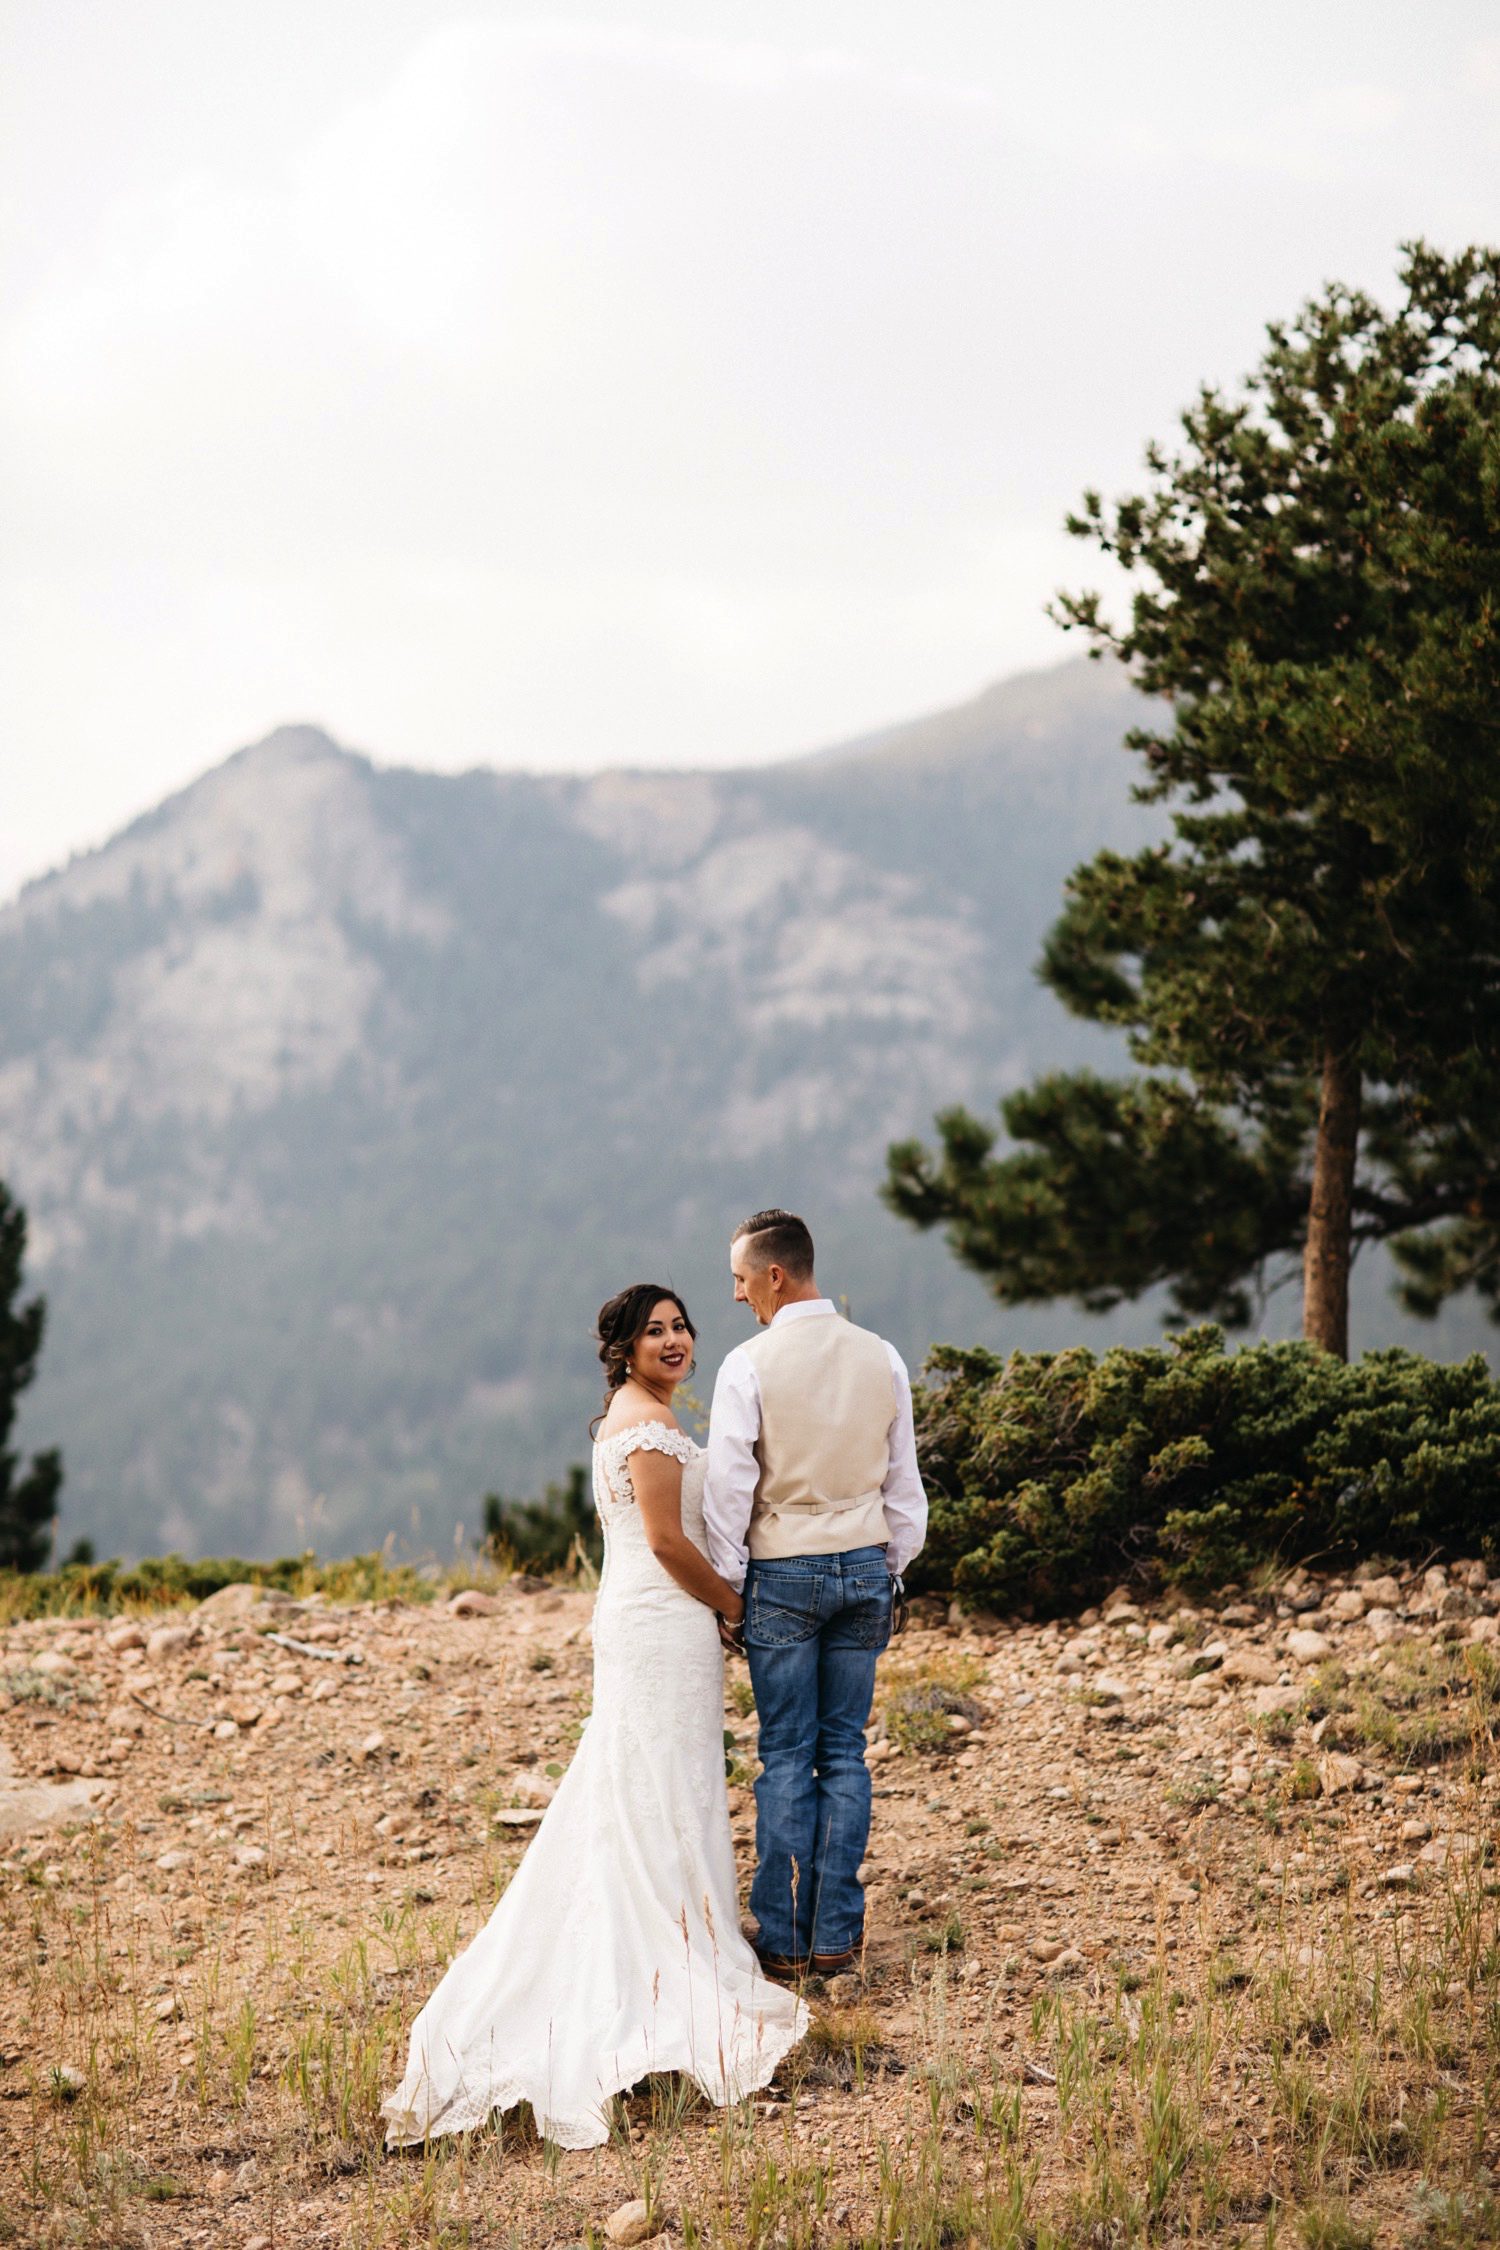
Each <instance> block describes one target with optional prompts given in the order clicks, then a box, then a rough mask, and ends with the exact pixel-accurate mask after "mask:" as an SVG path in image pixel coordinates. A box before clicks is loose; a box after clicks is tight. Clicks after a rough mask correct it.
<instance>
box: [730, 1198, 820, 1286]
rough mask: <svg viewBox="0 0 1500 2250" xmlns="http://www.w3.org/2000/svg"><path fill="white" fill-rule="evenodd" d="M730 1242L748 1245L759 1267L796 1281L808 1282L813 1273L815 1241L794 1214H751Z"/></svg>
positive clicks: (741, 1222)
mask: <svg viewBox="0 0 1500 2250" xmlns="http://www.w3.org/2000/svg"><path fill="white" fill-rule="evenodd" d="M730 1239H731V1240H732V1241H734V1242H746V1243H748V1244H749V1248H750V1255H751V1257H752V1258H753V1259H754V1261H755V1263H756V1265H757V1266H780V1267H781V1269H782V1271H783V1272H784V1273H788V1274H790V1275H791V1277H792V1279H793V1281H806V1280H807V1279H808V1277H809V1276H810V1275H811V1273H812V1270H813V1238H812V1235H811V1233H810V1232H809V1231H808V1225H807V1221H806V1220H805V1219H799V1218H798V1216H797V1214H796V1212H795V1211H755V1212H752V1214H751V1216H750V1217H749V1218H748V1219H742V1220H741V1221H740V1224H739V1225H738V1226H737V1227H736V1228H735V1230H734V1233H733V1235H732V1237H731V1238H730Z"/></svg>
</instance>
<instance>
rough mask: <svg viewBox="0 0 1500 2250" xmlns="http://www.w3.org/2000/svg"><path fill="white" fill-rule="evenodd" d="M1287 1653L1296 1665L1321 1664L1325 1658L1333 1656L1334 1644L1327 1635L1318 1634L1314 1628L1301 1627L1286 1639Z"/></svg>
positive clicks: (1308, 1626)
mask: <svg viewBox="0 0 1500 2250" xmlns="http://www.w3.org/2000/svg"><path fill="white" fill-rule="evenodd" d="M1286 1651H1287V1654H1288V1656H1290V1657H1291V1658H1292V1660H1293V1662H1294V1663H1297V1664H1320V1663H1321V1662H1322V1660H1323V1658H1324V1657H1325V1656H1332V1654H1333V1643H1332V1641H1331V1640H1329V1638H1328V1636H1327V1634H1326V1633H1319V1632H1316V1631H1315V1630H1314V1629H1313V1627H1312V1626H1310V1625H1303V1626H1299V1627H1298V1629H1297V1630H1296V1631H1295V1632H1292V1633H1288V1634H1287V1637H1286Z"/></svg>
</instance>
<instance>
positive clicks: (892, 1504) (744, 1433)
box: [703, 1297, 927, 1587]
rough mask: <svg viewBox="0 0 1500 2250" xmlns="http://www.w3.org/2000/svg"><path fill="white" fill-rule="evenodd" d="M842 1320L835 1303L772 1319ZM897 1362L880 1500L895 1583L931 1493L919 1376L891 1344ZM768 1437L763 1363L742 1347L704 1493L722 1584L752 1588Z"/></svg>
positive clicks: (717, 1389)
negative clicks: (920, 1456)
mask: <svg viewBox="0 0 1500 2250" xmlns="http://www.w3.org/2000/svg"><path fill="white" fill-rule="evenodd" d="M829 1317H831V1318H832V1319H834V1320H837V1319H838V1318H839V1317H840V1315H839V1310H838V1307H837V1306H836V1305H835V1304H834V1302H833V1300H832V1299H831V1298H830V1297H804V1298H802V1299H801V1300H800V1301H799V1302H798V1303H797V1304H794V1305H783V1306H782V1308H781V1310H780V1311H779V1312H778V1313H777V1314H776V1316H775V1319H773V1320H772V1322H771V1326H772V1327H773V1328H775V1327H778V1326H779V1325H780V1323H781V1322H782V1321H784V1320H819V1319H823V1318H829ZM885 1348H886V1351H887V1352H888V1353H889V1354H890V1362H891V1430H890V1449H891V1465H890V1468H889V1469H888V1470H887V1471H886V1478H885V1482H884V1484H883V1485H882V1486H881V1488H880V1497H881V1501H882V1504H883V1505H884V1508H885V1520H886V1524H887V1526H888V1527H889V1530H890V1534H891V1537H890V1544H889V1546H888V1547H887V1548H886V1551H885V1560H886V1568H887V1569H888V1570H889V1571H890V1572H891V1575H892V1576H893V1577H896V1576H899V1574H900V1573H901V1572H902V1571H903V1570H905V1568H906V1566H907V1564H908V1563H909V1562H910V1561H911V1559H912V1556H913V1555H914V1554H916V1553H917V1551H918V1549H919V1548H920V1547H921V1545H922V1542H923V1540H924V1539H925V1538H926V1537H927V1495H926V1493H925V1492H924V1491H923V1489H922V1477H921V1472H920V1471H919V1469H918V1468H917V1432H916V1426H915V1424H914V1422H913V1420H912V1411H911V1378H910V1376H909V1375H908V1374H907V1372H906V1363H905V1361H904V1360H903V1359H902V1357H901V1354H900V1353H899V1352H898V1351H897V1350H896V1348H895V1346H894V1344H887V1345H886V1347H885ZM759 1436H760V1378H759V1377H758V1376H757V1374H756V1372H755V1362H754V1360H753V1359H752V1358H751V1357H750V1354H749V1353H748V1352H747V1351H746V1350H744V1348H743V1347H742V1346H739V1347H736V1349H735V1350H734V1351H732V1352H731V1353H730V1354H729V1356H728V1357H727V1359H726V1360H725V1361H724V1364H723V1365H722V1367H721V1368H720V1369H719V1375H718V1380H717V1382H716V1383H715V1384H714V1402H713V1407H712V1410H711V1412H710V1415H709V1422H708V1481H707V1484H706V1486H705V1488H704V1494H703V1523H704V1529H705V1531H706V1532H707V1534H708V1554H709V1560H710V1562H712V1564H713V1566H714V1568H715V1570H716V1571H717V1572H718V1573H719V1576H720V1577H721V1578H727V1579H728V1581H729V1583H730V1585H731V1586H735V1587H741V1586H743V1585H744V1583H745V1570H746V1566H747V1564H748V1563H749V1559H750V1549H749V1544H748V1534H749V1530H750V1511H751V1509H752V1507H753V1506H754V1503H755V1487H756V1484H757V1482H758V1481H759V1477H760V1463H759V1462H758V1461H757V1459H756V1457H755V1441H756V1439H757V1438H758V1437H759Z"/></svg>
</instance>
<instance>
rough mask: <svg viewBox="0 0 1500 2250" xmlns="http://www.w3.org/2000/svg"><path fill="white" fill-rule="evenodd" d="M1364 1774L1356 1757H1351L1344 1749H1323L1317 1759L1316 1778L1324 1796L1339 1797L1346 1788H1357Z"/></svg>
mask: <svg viewBox="0 0 1500 2250" xmlns="http://www.w3.org/2000/svg"><path fill="white" fill-rule="evenodd" d="M1364 1774H1365V1769H1364V1767H1363V1766H1362V1765H1361V1764H1360V1762H1359V1760H1358V1758H1351V1757H1350V1755H1349V1753H1348V1752H1347V1751H1346V1750H1325V1751H1324V1753H1323V1755H1322V1757H1321V1758H1319V1760H1318V1779H1319V1781H1320V1782H1321V1783H1322V1785H1323V1794H1324V1796H1325V1797H1340V1796H1342V1795H1343V1793H1344V1791H1345V1790H1346V1789H1357V1788H1358V1787H1359V1785H1360V1783H1361V1781H1363V1779H1364Z"/></svg>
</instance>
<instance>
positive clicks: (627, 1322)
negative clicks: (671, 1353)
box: [589, 1281, 698, 1430]
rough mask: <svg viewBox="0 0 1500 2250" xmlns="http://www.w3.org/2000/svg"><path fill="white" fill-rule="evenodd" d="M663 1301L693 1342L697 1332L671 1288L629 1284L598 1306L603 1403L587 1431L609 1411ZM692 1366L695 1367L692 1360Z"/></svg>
mask: <svg viewBox="0 0 1500 2250" xmlns="http://www.w3.org/2000/svg"><path fill="white" fill-rule="evenodd" d="M663 1302H665V1303H667V1304H670V1305H675V1306H676V1307H677V1310H678V1311H679V1312H680V1313H681V1315H682V1320H683V1325H684V1327H685V1328H686V1329H687V1332H688V1334H689V1335H690V1336H691V1337H692V1339H693V1341H694V1343H696V1342H697V1340H698V1331H697V1329H696V1328H695V1327H694V1326H693V1319H692V1315H691V1313H690V1312H689V1311H688V1309H687V1306H686V1305H685V1304H684V1303H683V1301H682V1299H681V1298H680V1297H679V1296H678V1294H677V1292H676V1290H675V1289H664V1288H662V1287H661V1286H660V1284H659V1283H657V1282H654V1281H633V1282H632V1283H631V1285H630V1287H629V1288H628V1289H622V1290H621V1291H620V1294H619V1295H618V1297H611V1298H610V1300H609V1302H608V1304H606V1305H601V1306H600V1307H599V1318H598V1320H597V1321H596V1323H595V1325H594V1334H595V1335H596V1336H597V1337H598V1339H599V1357H600V1360H601V1361H602V1363H603V1366H604V1404H603V1406H602V1407H601V1408H600V1410H599V1412H598V1413H597V1414H596V1415H595V1416H594V1422H593V1423H591V1424H590V1425H589V1427H590V1429H591V1430H592V1428H593V1427H594V1424H595V1423H598V1422H602V1421H603V1419H604V1417H605V1415H606V1414H607V1413H608V1412H609V1402H610V1400H611V1399H612V1398H613V1397H614V1395H615V1392H616V1391H617V1390H619V1388H620V1386H621V1384H622V1383H624V1382H625V1380H626V1378H627V1377H628V1376H629V1374H630V1355H631V1353H632V1352H633V1351H634V1350H635V1347H636V1345H637V1344H638V1343H639V1342H640V1340H641V1338H642V1336H644V1334H645V1333H646V1330H647V1328H648V1327H649V1326H650V1324H651V1315H652V1314H653V1313H654V1312H655V1310H656V1308H657V1306H658V1305H659V1304H662V1303H663ZM693 1365H694V1366H696V1365H697V1362H696V1360H695V1361H694V1363H693ZM692 1371H693V1370H692V1368H691V1367H690V1368H689V1369H688V1373H689V1374H690V1375H691V1373H692Z"/></svg>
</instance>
